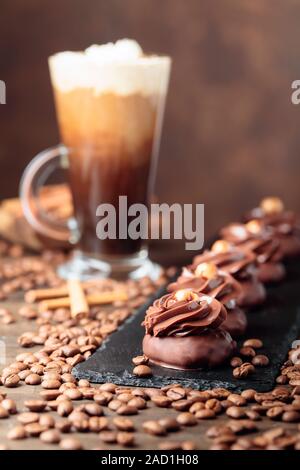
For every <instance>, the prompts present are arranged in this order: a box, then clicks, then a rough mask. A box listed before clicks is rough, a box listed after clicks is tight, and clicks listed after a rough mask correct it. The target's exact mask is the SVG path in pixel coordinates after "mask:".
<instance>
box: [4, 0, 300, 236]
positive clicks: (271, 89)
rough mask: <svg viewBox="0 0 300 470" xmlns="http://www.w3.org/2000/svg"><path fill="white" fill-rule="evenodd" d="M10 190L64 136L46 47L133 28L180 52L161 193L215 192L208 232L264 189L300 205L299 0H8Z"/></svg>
mask: <svg viewBox="0 0 300 470" xmlns="http://www.w3.org/2000/svg"><path fill="white" fill-rule="evenodd" d="M0 9H1V12H0V36H1V37H0V79H2V80H5V82H6V85H7V104H6V105H0V163H1V171H0V197H1V198H2V197H7V196H13V195H15V194H16V193H17V188H18V182H19V178H20V175H21V172H22V170H23V169H24V167H25V165H26V164H27V163H28V162H29V161H30V159H31V158H32V157H33V155H34V154H35V153H37V152H38V151H40V150H41V149H43V148H46V147H48V146H51V145H53V144H55V143H57V141H58V133H57V127H56V122H55V115H54V106H53V102H52V92H51V88H50V82H49V76H48V68H47V57H48V56H49V55H50V54H52V53H54V52H57V51H60V50H65V49H75V50H76V49H82V48H85V47H86V46H88V45H90V44H92V43H102V42H107V41H113V40H116V39H118V38H121V37H132V38H136V39H137V40H138V41H140V43H141V45H142V46H143V48H144V49H145V50H146V51H154V52H157V53H167V54H170V55H171V56H172V57H173V59H174V67H173V73H172V80H171V88H170V94H169V98H168V102H167V113H166V121H165V127H164V135H163V143H162V148H161V158H160V164H159V175H158V178H157V194H158V196H159V199H160V200H161V201H162V200H164V201H179V202H180V201H183V202H204V203H205V204H206V219H205V220H206V233H207V234H209V233H211V232H213V231H214V230H216V229H217V228H218V227H220V225H221V224H222V223H223V222H225V221H228V220H229V219H234V218H235V217H238V215H239V214H240V213H241V212H242V211H243V210H244V209H246V208H248V207H250V206H251V205H254V204H255V203H256V202H257V201H258V199H259V198H260V197H261V196H263V195H265V194H269V193H274V194H279V195H280V196H282V197H284V199H285V201H286V203H287V204H288V205H290V206H292V207H295V208H297V209H299V210H300V199H299V170H300V159H299V153H300V133H299V130H300V106H299V107H297V106H294V105H292V104H291V101H290V95H291V88H290V87H291V82H292V81H293V80H295V79H297V78H300V51H299V47H298V45H299V44H300V28H299V24H300V2H299V1H297V0H243V1H240V0H109V1H107V0H106V1H105V0H89V1H85V0H43V1H40V0H26V1H24V0H1V7H0Z"/></svg>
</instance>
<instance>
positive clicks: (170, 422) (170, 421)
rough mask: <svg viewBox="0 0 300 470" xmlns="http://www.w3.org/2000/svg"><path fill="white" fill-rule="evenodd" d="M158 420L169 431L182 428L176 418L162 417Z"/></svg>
mask: <svg viewBox="0 0 300 470" xmlns="http://www.w3.org/2000/svg"><path fill="white" fill-rule="evenodd" d="M158 422H159V424H160V425H161V426H162V427H163V428H164V429H165V430H166V431H167V432H175V431H178V430H179V429H180V425H179V423H178V422H177V421H176V419H174V418H162V419H160V420H159V421H158Z"/></svg>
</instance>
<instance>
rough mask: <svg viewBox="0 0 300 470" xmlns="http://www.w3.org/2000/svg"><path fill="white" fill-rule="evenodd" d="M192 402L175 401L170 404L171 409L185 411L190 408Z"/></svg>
mask: <svg viewBox="0 0 300 470" xmlns="http://www.w3.org/2000/svg"><path fill="white" fill-rule="evenodd" d="M191 403H192V400H187V399H186V400H176V401H173V402H172V408H174V410H177V411H187V410H188V409H189V408H190V406H191Z"/></svg>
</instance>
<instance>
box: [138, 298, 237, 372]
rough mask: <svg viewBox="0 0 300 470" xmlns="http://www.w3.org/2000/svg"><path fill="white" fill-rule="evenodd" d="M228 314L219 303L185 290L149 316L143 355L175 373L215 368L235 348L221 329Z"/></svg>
mask: <svg viewBox="0 0 300 470" xmlns="http://www.w3.org/2000/svg"><path fill="white" fill-rule="evenodd" d="M226 317H227V312H226V309H225V307H224V305H222V304H221V303H220V302H219V301H218V300H217V299H214V298H213V297H210V296H207V295H205V294H203V293H200V292H196V291H194V290H192V289H182V290H178V291H176V292H172V293H170V294H166V295H164V296H163V297H161V298H160V299H157V300H156V301H155V302H154V303H153V305H152V306H151V307H149V308H148V310H147V312H146V317H145V320H144V323H143V325H144V326H145V329H146V335H145V337H144V340H143V352H144V354H145V355H146V356H147V357H148V358H149V359H150V361H152V362H153V363H156V364H159V365H162V366H164V367H169V368H174V369H190V368H194V369H197V368H202V367H215V366H217V365H219V364H221V363H222V362H224V361H225V360H226V359H227V358H228V357H229V356H230V355H231V354H232V353H233V350H234V348H235V346H236V345H235V342H234V341H233V340H232V338H231V336H230V334H229V333H228V332H226V331H224V330H222V329H220V328H219V326H220V325H221V323H223V322H224V320H225V319H226Z"/></svg>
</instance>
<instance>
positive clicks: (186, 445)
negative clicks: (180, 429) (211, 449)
mask: <svg viewBox="0 0 300 470" xmlns="http://www.w3.org/2000/svg"><path fill="white" fill-rule="evenodd" d="M181 449H182V450H189V451H191V450H196V449H197V446H196V444H195V442H194V441H183V442H182V443H181Z"/></svg>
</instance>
